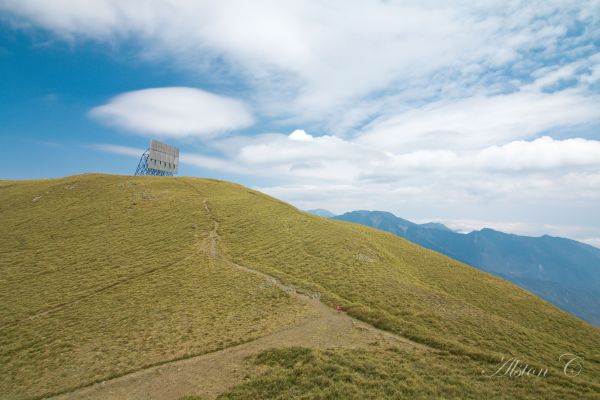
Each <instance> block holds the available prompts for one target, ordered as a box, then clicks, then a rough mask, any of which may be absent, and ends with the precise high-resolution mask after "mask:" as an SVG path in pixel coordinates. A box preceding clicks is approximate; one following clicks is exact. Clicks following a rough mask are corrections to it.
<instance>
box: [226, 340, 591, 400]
mask: <svg viewBox="0 0 600 400" xmlns="http://www.w3.org/2000/svg"><path fill="white" fill-rule="evenodd" d="M250 364H251V365H252V364H254V366H255V369H256V371H260V372H257V373H256V375H255V376H253V377H251V378H250V379H248V380H247V382H245V383H243V384H241V385H239V386H237V387H236V388H234V389H233V390H232V391H230V392H229V393H226V394H223V395H221V396H219V399H220V400H225V399H226V400H235V399H257V398H261V399H281V400H284V399H332V400H334V399H399V398H406V399H432V398H452V399H482V398H494V399H515V398H525V397H530V398H540V399H551V398H574V399H595V398H597V395H598V392H597V391H595V390H594V389H593V388H589V387H578V391H577V392H576V393H574V392H573V390H572V388H568V387H567V388H566V387H564V386H563V385H564V381H563V380H562V379H560V377H557V376H547V377H545V378H540V377H526V378H524V377H521V378H516V377H513V378H509V377H505V378H495V377H494V378H491V377H486V376H484V375H483V374H482V373H481V369H482V368H485V367H486V365H485V363H476V364H473V363H472V362H471V360H469V359H468V358H465V357H459V356H449V355H439V354H432V353H426V354H418V355H417V354H414V353H410V352H406V351H404V350H401V349H398V348H387V349H384V348H376V349H372V350H352V351H349V350H326V351H316V350H311V349H305V348H304V349H303V348H289V349H277V350H272V351H267V352H264V353H262V354H259V355H258V356H257V357H255V358H254V359H253V360H251V362H250ZM261 366H267V368H260V367H261ZM256 367H258V368H256Z"/></svg>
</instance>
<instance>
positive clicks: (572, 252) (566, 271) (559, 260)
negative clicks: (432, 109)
mask: <svg viewBox="0 0 600 400" xmlns="http://www.w3.org/2000/svg"><path fill="white" fill-rule="evenodd" d="M333 218H334V219H338V220H343V221H349V222H354V223H358V224H362V225H367V226H371V227H374V228H378V229H382V230H385V231H388V232H391V233H393V234H395V235H398V236H401V237H403V238H405V239H407V240H409V241H411V242H413V243H416V244H418V245H420V246H423V247H425V248H428V249H431V250H435V251H438V252H440V253H442V254H445V255H447V256H449V257H452V258H454V259H456V260H459V261H462V262H464V263H466V264H469V265H472V266H474V267H476V268H478V269H480V270H482V271H486V272H489V273H490V274H493V275H496V276H499V277H501V278H504V279H506V280H508V281H510V282H513V283H515V284H517V285H519V286H521V287H522V288H524V289H527V290H529V291H531V292H533V293H535V294H536V295H538V296H540V297H541V298H543V299H545V300H547V301H549V302H550V303H552V304H554V305H556V306H558V307H560V308H562V309H564V310H566V311H568V312H570V313H572V314H574V315H576V316H578V317H580V318H582V319H584V320H586V321H588V322H590V323H592V324H595V325H597V326H600V249H597V248H596V247H593V246H590V245H587V244H584V243H580V242H577V241H575V240H570V239H564V238H558V237H552V236H547V235H544V236H541V237H528V236H519V235H512V234H507V233H503V232H498V231H495V230H492V229H487V228H485V229H482V230H479V231H474V232H471V233H468V234H462V233H458V232H454V231H452V230H451V229H449V228H448V227H446V226H445V225H443V224H439V223H427V224H415V223H413V222H411V221H408V220H405V219H402V218H399V217H396V216H395V215H394V214H392V213H389V212H383V211H353V212H349V213H346V214H343V215H339V216H336V217H333ZM498 301H502V299H498Z"/></svg>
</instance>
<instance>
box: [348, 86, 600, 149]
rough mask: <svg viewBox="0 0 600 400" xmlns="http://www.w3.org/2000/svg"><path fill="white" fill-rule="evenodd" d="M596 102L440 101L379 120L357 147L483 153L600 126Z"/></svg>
mask: <svg viewBox="0 0 600 400" xmlns="http://www.w3.org/2000/svg"><path fill="white" fill-rule="evenodd" d="M598 104H600V96H598V95H582V94H581V93H579V92H577V91H575V90H564V91H561V92H559V93H552V94H549V93H543V92H537V91H530V90H524V91H520V92H516V93H511V94H506V95H497V96H476V97H468V98H465V99H460V100H454V101H440V102H435V103H432V104H428V105H426V106H423V107H420V108H415V109H412V110H410V111H406V112H403V113H399V114H395V115H392V116H389V117H381V118H380V119H379V120H377V121H375V122H374V123H372V124H371V126H369V127H368V128H367V129H366V131H365V132H364V133H362V134H361V135H360V137H359V138H358V142H360V143H364V144H368V145H372V146H376V147H379V148H386V149H394V150H396V151H411V150H414V149H421V148H429V149H431V148H437V149H465V148H467V149H468V148H481V147H482V146H490V145H494V144H499V143H506V142H508V141H510V140H515V139H528V138H531V137H533V136H535V135H536V134H538V133H540V132H544V131H546V130H548V129H551V128H560V127H563V128H564V127H570V126H578V125H583V124H589V123H592V122H596V121H598V120H600V107H598Z"/></svg>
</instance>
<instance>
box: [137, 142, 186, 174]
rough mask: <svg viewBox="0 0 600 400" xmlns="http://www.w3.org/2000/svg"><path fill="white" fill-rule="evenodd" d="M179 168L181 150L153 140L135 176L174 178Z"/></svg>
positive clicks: (141, 159) (143, 155)
mask: <svg viewBox="0 0 600 400" xmlns="http://www.w3.org/2000/svg"><path fill="white" fill-rule="evenodd" d="M178 168H179V149H178V148H177V147H174V146H171V145H168V144H166V143H161V142H159V141H157V140H151V141H150V147H149V148H148V149H147V150H146V151H145V152H144V154H142V157H141V158H140V162H139V163H138V167H137V169H136V170H135V175H136V176H142V175H156V176H173V175H174V174H176V173H177V170H178Z"/></svg>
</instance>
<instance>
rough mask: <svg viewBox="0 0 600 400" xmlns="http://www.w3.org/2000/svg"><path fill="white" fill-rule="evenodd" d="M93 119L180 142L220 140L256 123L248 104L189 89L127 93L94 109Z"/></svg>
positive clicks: (175, 88)
mask: <svg viewBox="0 0 600 400" xmlns="http://www.w3.org/2000/svg"><path fill="white" fill-rule="evenodd" d="M90 115H91V116H92V117H94V118H96V119H98V120H99V121H101V122H103V123H105V124H108V125H111V126H116V127H118V128H122V129H125V130H128V131H131V132H134V133H137V134H141V135H144V136H162V137H176V138H184V137H190V136H198V137H210V136H216V135H219V134H221V133H224V132H227V131H232V130H235V129H241V128H245V127H247V126H249V125H251V124H252V123H253V117H252V114H251V113H250V111H249V110H248V108H247V107H246V106H245V105H244V103H242V102H240V101H238V100H235V99H232V98H229V97H224V96H218V95H215V94H212V93H209V92H206V91H204V90H199V89H193V88H186V87H164V88H154V89H144V90H138V91H134V92H128V93H124V94H121V95H118V96H117V97H115V98H113V99H111V100H110V101H109V102H108V103H107V104H104V105H101V106H98V107H95V108H93V109H92V110H91V111H90Z"/></svg>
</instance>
